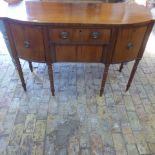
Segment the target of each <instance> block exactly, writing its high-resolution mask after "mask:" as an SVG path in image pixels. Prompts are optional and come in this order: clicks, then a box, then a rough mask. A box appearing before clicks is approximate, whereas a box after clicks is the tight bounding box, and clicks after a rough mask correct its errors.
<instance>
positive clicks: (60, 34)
mask: <svg viewBox="0 0 155 155" xmlns="http://www.w3.org/2000/svg"><path fill="white" fill-rule="evenodd" d="M49 36H50V41H51V42H55V43H66V42H68V43H74V42H79V43H80V42H81V43H92V42H94V43H100V44H105V43H109V40H110V29H101V28H100V29H93V28H89V29H86V28H82V29H79V28H50V29H49Z"/></svg>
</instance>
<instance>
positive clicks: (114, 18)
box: [0, 1, 152, 25]
mask: <svg viewBox="0 0 155 155" xmlns="http://www.w3.org/2000/svg"><path fill="white" fill-rule="evenodd" d="M0 10H1V11H0V18H10V19H15V20H20V21H26V22H33V23H53V24H54V23H56V24H66V23H67V24H104V25H106V24H119V25H120V24H134V23H141V22H146V21H150V20H152V15H151V14H150V11H149V10H148V9H147V8H146V7H144V6H142V5H138V4H134V3H131V4H128V3H55V2H33V1H27V2H25V1H23V2H20V3H17V4H11V5H7V4H6V3H1V5H0Z"/></svg>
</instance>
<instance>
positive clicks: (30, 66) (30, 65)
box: [28, 61, 33, 72]
mask: <svg viewBox="0 0 155 155" xmlns="http://www.w3.org/2000/svg"><path fill="white" fill-rule="evenodd" d="M28 63H29V68H30V70H31V72H33V66H32V62H31V61H28Z"/></svg>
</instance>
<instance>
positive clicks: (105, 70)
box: [100, 64, 110, 96]
mask: <svg viewBox="0 0 155 155" xmlns="http://www.w3.org/2000/svg"><path fill="white" fill-rule="evenodd" d="M109 66H110V64H106V65H105V69H104V72H103V77H102V84H101V89H100V96H102V94H103V92H104V86H105V82H106V79H107V75H108V70H109Z"/></svg>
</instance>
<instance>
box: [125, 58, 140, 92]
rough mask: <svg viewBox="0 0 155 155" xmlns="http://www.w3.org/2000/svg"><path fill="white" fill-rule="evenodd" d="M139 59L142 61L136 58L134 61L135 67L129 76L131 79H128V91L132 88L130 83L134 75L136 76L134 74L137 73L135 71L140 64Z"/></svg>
mask: <svg viewBox="0 0 155 155" xmlns="http://www.w3.org/2000/svg"><path fill="white" fill-rule="evenodd" d="M139 61H140V60H136V61H135V63H134V65H133V68H132V71H131V74H130V78H129V80H128V84H127V86H126V91H128V89H129V88H130V85H131V82H132V80H133V77H134V75H135V72H136V70H137V66H138V64H139Z"/></svg>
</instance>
